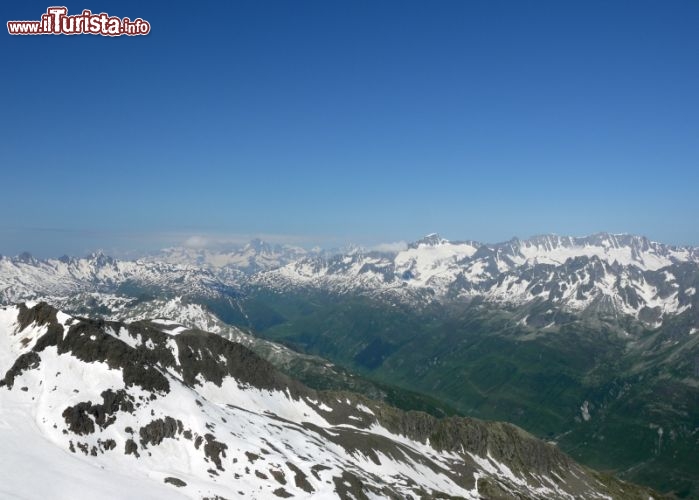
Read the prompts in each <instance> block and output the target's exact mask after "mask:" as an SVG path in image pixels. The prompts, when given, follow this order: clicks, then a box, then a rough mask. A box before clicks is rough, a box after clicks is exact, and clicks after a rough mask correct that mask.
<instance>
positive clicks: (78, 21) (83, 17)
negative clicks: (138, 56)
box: [7, 7, 150, 36]
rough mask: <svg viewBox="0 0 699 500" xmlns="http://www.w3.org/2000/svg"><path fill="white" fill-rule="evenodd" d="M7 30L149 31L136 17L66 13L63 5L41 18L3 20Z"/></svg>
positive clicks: (131, 33)
mask: <svg viewBox="0 0 699 500" xmlns="http://www.w3.org/2000/svg"><path fill="white" fill-rule="evenodd" d="M7 31H8V33H10V35H82V34H90V35H104V36H121V35H129V36H135V35H147V34H148V33H150V23H149V22H148V21H144V20H143V19H141V18H140V17H139V18H137V19H135V20H134V21H132V20H131V19H129V18H128V17H125V18H123V19H120V18H118V17H110V16H109V15H107V14H105V13H104V12H102V13H101V14H93V13H92V12H90V11H89V10H83V12H82V14H77V15H74V16H69V15H68V8H67V7H49V8H48V9H46V14H43V15H42V16H41V21H7Z"/></svg>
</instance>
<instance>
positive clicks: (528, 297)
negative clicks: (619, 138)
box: [251, 234, 699, 324]
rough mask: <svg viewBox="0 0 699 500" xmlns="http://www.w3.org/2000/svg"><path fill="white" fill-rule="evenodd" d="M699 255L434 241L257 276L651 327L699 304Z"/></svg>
mask: <svg viewBox="0 0 699 500" xmlns="http://www.w3.org/2000/svg"><path fill="white" fill-rule="evenodd" d="M698 265H699V249H698V248H692V247H673V246H668V245H663V244H660V243H656V242H652V241H649V240H648V239H647V238H644V237H640V236H630V235H611V234H597V235H593V236H589V237H584V238H573V237H560V236H551V235H549V236H538V237H534V238H531V239H528V240H518V239H513V240H511V241H508V242H505V243H500V244H495V245H490V244H482V243H478V242H473V241H464V242H450V241H447V240H445V239H442V238H440V237H439V236H438V235H436V234H431V235H429V236H427V237H425V238H423V239H422V240H420V241H417V242H415V243H413V244H411V245H409V247H408V248H407V249H405V250H402V251H399V252H396V253H390V254H382V253H377V252H361V251H357V252H354V253H351V254H340V255H334V256H331V257H326V256H308V257H305V258H303V259H301V260H298V261H295V262H291V263H289V264H287V265H285V266H282V267H280V268H277V269H274V270H269V271H266V272H261V273H257V274H255V275H254V276H253V277H252V278H251V281H252V282H254V283H256V284H260V285H263V286H267V287H272V288H279V289H284V288H287V287H298V286H306V287H316V288H326V289H329V290H333V291H336V292H340V293H345V292H349V291H356V290H362V291H365V292H368V293H378V294H386V293H388V294H390V295H393V296H397V297H411V298H417V299H418V300H434V299H437V300H439V299H471V298H475V297H482V298H483V299H485V300H487V301H490V302H494V303H498V304H503V305H513V306H523V305H527V304H532V303H538V302H549V303H551V304H552V305H554V306H560V307H562V308H564V309H566V310H570V311H577V312H581V311H586V310H590V309H593V310H600V309H601V310H602V311H604V312H614V313H621V314H629V315H632V316H635V317H637V318H640V319H643V320H644V321H647V322H649V323H652V324H657V323H659V322H661V321H662V319H663V317H666V316H668V315H675V314H679V313H681V312H683V311H685V310H687V309H689V308H691V307H692V306H693V304H694V302H695V301H696V298H695V292H696V284H697V283H696V270H697V266H698Z"/></svg>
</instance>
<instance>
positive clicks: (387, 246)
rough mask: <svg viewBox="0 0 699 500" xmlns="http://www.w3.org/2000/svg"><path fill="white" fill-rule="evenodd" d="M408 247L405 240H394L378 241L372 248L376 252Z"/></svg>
mask: <svg viewBox="0 0 699 500" xmlns="http://www.w3.org/2000/svg"><path fill="white" fill-rule="evenodd" d="M406 248H408V244H407V243H406V242H405V241H394V242H392V243H379V244H378V245H376V246H374V247H373V248H372V250H375V251H377V252H391V253H393V252H400V251H402V250H405V249H406Z"/></svg>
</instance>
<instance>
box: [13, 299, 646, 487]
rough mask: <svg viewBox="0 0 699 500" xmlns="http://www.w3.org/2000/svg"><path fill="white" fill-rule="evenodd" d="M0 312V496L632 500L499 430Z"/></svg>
mask: <svg viewBox="0 0 699 500" xmlns="http://www.w3.org/2000/svg"><path fill="white" fill-rule="evenodd" d="M31 306H32V304H29V307H27V306H25V305H19V306H6V307H3V308H0V375H3V376H4V378H3V379H1V381H0V442H1V443H2V445H3V446H2V448H0V494H1V495H4V496H10V497H20V498H28V499H29V498H37V499H38V498H46V497H47V496H48V497H50V498H87V497H96V498H179V497H183V498H213V497H216V496H219V497H224V498H240V497H245V498H274V497H275V496H276V497H289V496H292V495H293V496H295V497H300V498H305V497H314V498H336V497H339V498H407V497H408V496H409V495H412V496H413V497H423V496H431V495H452V496H456V497H460V498H479V497H480V496H482V495H485V496H490V495H495V494H498V495H505V496H514V495H518V496H521V497H522V498H574V497H580V496H584V497H586V498H611V497H615V498H621V497H628V498H648V492H647V491H645V490H643V489H640V488H636V487H634V486H632V485H628V484H625V483H621V482H619V481H616V480H613V479H609V478H606V477H603V476H599V475H597V474H595V473H593V472H591V471H589V470H587V469H585V468H583V467H581V466H579V465H577V464H575V463H574V462H572V461H571V460H570V459H569V458H568V457H566V456H565V455H563V454H562V453H561V452H559V451H558V450H557V449H556V448H555V447H553V446H551V445H547V444H545V443H543V442H541V441H538V440H536V439H534V438H533V437H531V436H529V435H528V434H526V433H524V432H523V431H521V430H519V429H517V428H515V427H513V426H509V425H506V424H496V423H492V424H487V423H484V422H480V421H476V420H470V419H455V418H453V419H448V420H436V419H434V418H432V417H429V416H427V415H425V414H419V413H403V412H400V411H398V410H395V409H392V408H390V407H387V406H385V405H383V404H381V403H375V402H372V401H370V400H367V399H364V398H361V397H359V396H356V395H353V394H349V393H319V392H315V391H312V390H310V389H307V388H305V387H304V386H302V385H300V384H298V383H297V382H295V381H293V380H291V379H288V378H286V377H285V376H283V375H281V374H279V373H278V372H276V371H275V370H274V369H273V368H272V367H271V365H269V364H268V363H267V362H265V361H263V360H261V359H260V358H258V357H257V356H255V355H254V354H252V353H251V352H250V351H249V350H247V349H246V348H245V347H243V346H241V345H240V344H236V343H232V342H230V341H227V340H225V339H223V338H221V337H220V336H218V335H214V334H209V333H204V332H200V331H193V330H189V329H187V328H185V327H182V326H180V325H177V324H174V323H172V322H168V321H161V322H137V323H132V324H124V323H117V322H105V321H102V320H100V321H91V320H85V319H76V318H73V317H70V316H67V315H65V314H63V313H60V312H58V311H56V310H55V309H53V308H51V307H50V306H47V305H46V304H38V305H36V306H33V307H31Z"/></svg>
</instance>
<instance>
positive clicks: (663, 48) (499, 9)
mask: <svg viewBox="0 0 699 500" xmlns="http://www.w3.org/2000/svg"><path fill="white" fill-rule="evenodd" d="M49 5H53V4H47V3H38V2H34V1H22V2H19V1H14V2H3V3H2V6H0V12H2V17H3V23H4V22H6V21H8V20H23V19H30V20H33V19H39V18H40V16H41V14H42V13H44V12H45V11H46V8H47V7H48V6H49ZM65 5H66V6H67V7H68V10H69V13H77V12H79V11H81V10H82V9H90V10H92V11H93V12H101V11H105V12H107V13H109V14H110V15H115V16H118V17H130V18H131V19H134V18H136V17H142V18H144V19H146V20H148V21H149V22H150V23H151V26H152V28H151V33H150V34H149V35H147V36H141V37H117V38H108V37H101V36H92V35H80V36H35V37H19V36H10V35H9V34H7V33H6V32H5V33H4V34H3V35H2V41H1V42H0V45H1V49H0V64H1V67H2V77H1V78H0V99H1V100H2V110H3V111H2V116H3V117H4V119H3V120H2V121H1V122H0V165H1V167H0V168H1V178H2V189H1V191H0V192H1V193H2V195H1V196H0V213H2V218H0V253H3V254H14V253H18V252H20V251H22V250H29V251H31V252H32V253H34V254H37V255H58V254H62V253H84V252H86V251H88V250H92V249H95V248H104V249H106V250H108V251H112V252H115V253H119V252H132V251H141V250H145V249H152V248H157V247H160V246H164V245H170V244H176V243H178V242H181V241H184V240H185V239H186V238H188V237H190V236H192V235H209V236H212V235H213V237H215V238H217V239H218V240H225V239H230V240H235V239H239V238H246V237H248V236H252V235H266V236H268V237H269V238H270V239H279V240H284V239H288V240H290V241H293V242H295V243H303V244H308V245H312V244H321V245H330V244H333V245H335V244H341V243H343V242H349V241H354V242H358V243H363V244H374V243H378V242H382V241H383V242H386V241H397V240H411V239H416V238H419V237H420V236H421V235H423V234H425V233H428V232H434V231H436V232H439V233H441V234H442V235H443V236H445V237H447V238H450V239H467V238H468V239H477V240H482V241H490V242H493V241H502V240H505V239H509V238H510V237H512V236H519V237H526V236H529V235H532V234H539V233H548V232H555V233H559V234H572V235H581V234H587V233H593V232H597V231H612V232H631V233H639V234H645V235H647V236H649V237H651V238H653V239H657V240H661V241H665V242H668V243H677V244H695V245H697V244H699V224H698V223H697V220H698V217H697V213H698V210H697V193H698V191H699V190H698V187H699V168H698V167H699V140H698V138H699V92H698V91H697V89H699V59H698V58H697V57H698V56H697V54H699V3H697V2H696V1H691V0H678V1H673V2H660V1H654V2H647V1H638V0H634V1H629V2H621V1H620V2H602V1H599V2H595V1H584V2H582V1H581V2H559V1H555V2H553V1H552V2H544V1H537V2H520V1H511V2H505V1H500V2H498V1H495V2H492V1H487V2H486V1H466V2H465V1H453V2H452V1H448V2H447V1H442V2H422V1H421V2H412V1H396V2H389V1H380V2H376V1H366V2H355V1H352V2H350V1H333V2H327V1H295V2H287V1H283V2H282V1H279V2H277V1H249V2H237V1H231V2H200V3H194V2H187V3H184V2H168V3H167V4H165V3H157V4H156V3H155V2H148V3H145V2H127V1H119V2H116V1H114V2H104V1H96V0H89V1H88V0H83V1H81V2H67V3H66V4H65ZM165 5H167V8H165ZM197 7H198V8H199V10H195V8H197Z"/></svg>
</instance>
